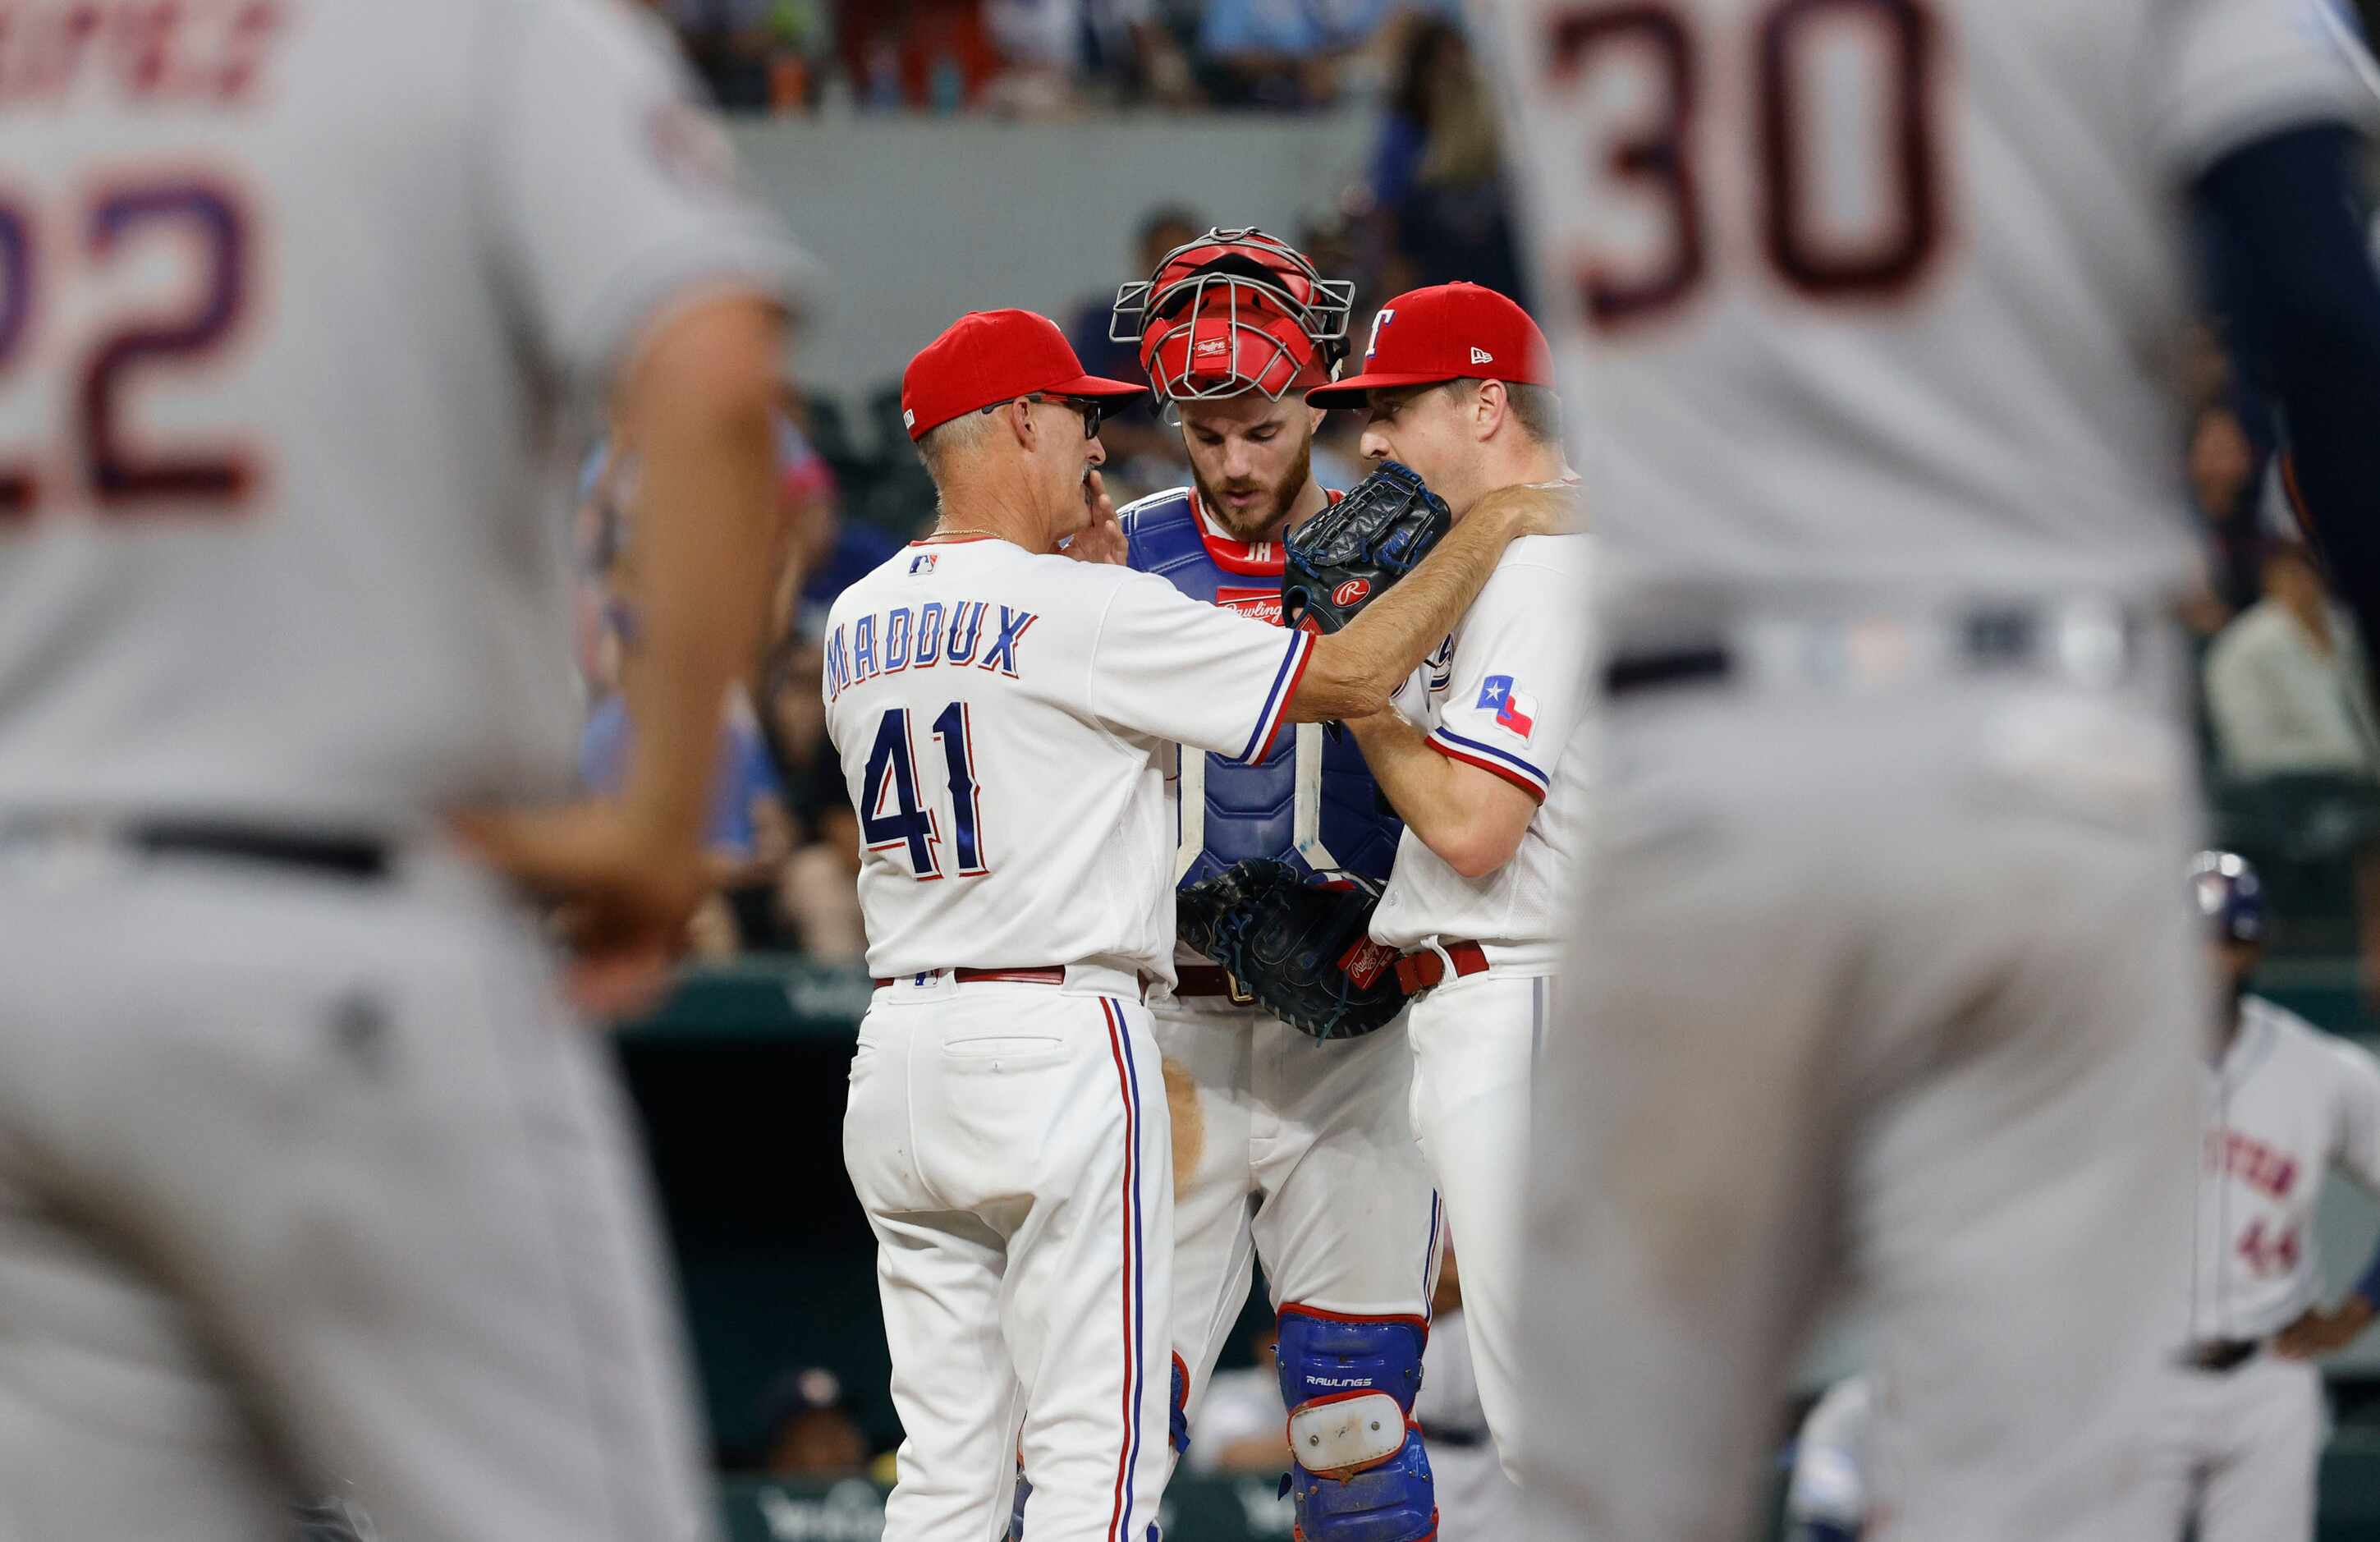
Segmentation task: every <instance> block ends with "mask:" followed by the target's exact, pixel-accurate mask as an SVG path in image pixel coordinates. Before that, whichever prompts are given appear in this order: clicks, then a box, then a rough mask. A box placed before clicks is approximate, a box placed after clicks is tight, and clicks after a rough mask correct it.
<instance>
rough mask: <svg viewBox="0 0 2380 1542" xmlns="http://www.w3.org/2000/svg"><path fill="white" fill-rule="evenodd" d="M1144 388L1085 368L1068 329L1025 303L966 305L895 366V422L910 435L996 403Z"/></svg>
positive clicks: (915, 436) (1142, 392)
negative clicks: (903, 364)
mask: <svg viewBox="0 0 2380 1542" xmlns="http://www.w3.org/2000/svg"><path fill="white" fill-rule="evenodd" d="M1147 391H1148V387H1147V386H1145V385H1133V384H1130V383H1128V382H1124V381H1120V380H1102V379H1100V378H1099V376H1097V375H1087V374H1085V373H1084V372H1083V361H1082V360H1081V359H1079V358H1075V350H1074V347H1073V346H1072V345H1070V344H1069V343H1068V342H1067V341H1066V334H1064V333H1062V332H1060V331H1059V330H1058V323H1057V322H1053V321H1051V320H1050V318H1049V317H1047V316H1036V315H1035V314H1034V313H1033V312H1031V311H1030V310H970V311H968V312H967V313H966V314H965V315H964V316H962V317H960V318H959V319H958V320H957V321H955V322H952V323H951V324H950V327H949V329H948V330H946V331H945V332H944V333H943V334H941V336H940V337H937V338H935V339H934V340H933V341H932V342H930V343H929V344H927V345H926V346H925V347H924V348H922V349H920V350H919V351H918V354H917V358H913V359H911V360H909V367H908V368H907V369H905V370H902V371H901V421H902V423H903V424H904V426H905V427H906V428H907V429H908V431H909V437H910V438H911V439H913V440H916V439H922V438H924V437H925V436H926V434H927V433H928V432H929V431H932V430H934V429H938V428H940V427H941V426H942V425H943V424H944V423H947V422H949V421H950V420H951V419H953V418H964V417H965V416H966V415H967V414H968V413H970V412H973V411H974V410H976V408H977V407H990V405H991V404H992V403H994V402H1006V401H1014V400H1015V399H1016V398H1017V397H1019V396H1030V395H1034V394H1035V393H1037V392H1039V393H1042V394H1045V395H1051V396H1092V397H1099V398H1109V397H1121V396H1139V395H1147Z"/></svg>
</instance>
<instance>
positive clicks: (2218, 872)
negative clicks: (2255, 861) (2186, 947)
mask: <svg viewBox="0 0 2380 1542" xmlns="http://www.w3.org/2000/svg"><path fill="white" fill-rule="evenodd" d="M2190 888H2191V892H2192V895H2193V896H2195V897H2196V899H2197V901H2198V914H2199V916H2200V917H2201V918H2202V919H2204V921H2205V922H2206V927H2207V932H2208V934H2209V935H2210V936H2212V937H2213V938H2214V939H2215V941H2218V942H2262V941H2264V940H2265V885H2264V880H2261V879H2259V878H2257V876H2256V869H2255V868H2252V867H2250V866H2249V865H2248V859H2247V858H2246V857H2244V856H2240V855H2239V854H2238V853H2236V852H2228V851H2202V852H2200V853H2199V854H2198V856H2197V858H2196V859H2195V860H2194V861H2192V863H2191V865H2190Z"/></svg>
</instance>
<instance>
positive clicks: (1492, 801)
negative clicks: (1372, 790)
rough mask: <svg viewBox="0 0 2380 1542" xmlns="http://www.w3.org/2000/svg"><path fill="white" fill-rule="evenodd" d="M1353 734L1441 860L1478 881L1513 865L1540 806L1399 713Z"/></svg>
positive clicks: (1375, 775) (1384, 786)
mask: <svg viewBox="0 0 2380 1542" xmlns="http://www.w3.org/2000/svg"><path fill="white" fill-rule="evenodd" d="M1347 728H1348V731H1349V732H1350V733H1352V734H1354V735H1355V744H1356V747H1358V748H1360V749H1361V750H1362V751H1363V752H1364V765H1365V767H1366V769H1367V770H1369V771H1371V773H1372V780H1373V781H1374V782H1376V783H1378V784H1379V788H1380V791H1381V793H1382V794H1383V795H1386V796H1387V798H1388V800H1389V807H1391V808H1394V809H1395V810H1396V811H1397V818H1399V819H1400V820H1403V821H1404V823H1405V828H1406V829H1408V830H1410V831H1412V832H1414V834H1415V836H1416V837H1417V838H1418V839H1419V840H1420V841H1421V844H1424V845H1426V846H1427V847H1428V848H1429V849H1430V850H1431V851H1433V852H1435V853H1437V854H1438V856H1439V860H1440V861H1442V862H1444V863H1445V864H1446V865H1447V866H1448V867H1450V868H1453V869H1454V870H1455V871H1456V872H1458V873H1460V874H1462V875H1463V877H1464V878H1471V879H1478V878H1486V877H1487V876H1488V874H1490V873H1492V872H1494V871H1495V870H1496V869H1497V868H1501V867H1502V866H1503V865H1504V864H1505V863H1507V862H1510V861H1511V860H1512V854H1513V853H1514V852H1516V851H1518V850H1519V849H1520V846H1521V837H1522V835H1523V834H1524V833H1525V832H1527V830H1528V828H1529V821H1530V820H1533V819H1535V818H1536V812H1537V804H1536V799H1534V798H1532V797H1530V796H1529V795H1528V794H1526V793H1524V792H1522V791H1521V790H1520V789H1519V788H1517V787H1514V786H1512V784H1511V783H1507V782H1505V781H1504V780H1502V779H1501V778H1500V777H1497V776H1493V775H1490V774H1489V773H1488V772H1487V771H1480V770H1479V769H1478V768H1476V767H1475V766H1465V765H1461V764H1458V763H1457V762H1455V761H1453V760H1450V759H1447V758H1446V757H1445V756H1443V755H1440V754H1439V752H1438V751H1436V750H1434V749H1432V748H1430V747H1429V736H1428V735H1426V734H1424V733H1423V732H1422V731H1421V730H1420V729H1419V728H1418V727H1416V726H1415V724H1414V723H1413V722H1412V720H1410V719H1408V718H1407V717H1406V716H1405V715H1404V714H1403V712H1400V711H1398V710H1396V709H1395V708H1393V707H1391V708H1390V709H1389V710H1386V711H1383V712H1375V713H1373V714H1372V715H1371V716H1369V717H1365V718H1351V719H1349V720H1348V722H1347Z"/></svg>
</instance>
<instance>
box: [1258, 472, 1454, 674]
mask: <svg viewBox="0 0 2380 1542" xmlns="http://www.w3.org/2000/svg"><path fill="white" fill-rule="evenodd" d="M1453 522H1454V516H1453V515H1452V514H1451V513H1450V512H1449V511H1448V509H1447V506H1446V500H1445V499H1443V498H1440V497H1439V495H1438V494H1437V493H1435V492H1431V491H1430V490H1429V489H1428V488H1427V486H1425V485H1423V482H1422V480H1421V479H1420V478H1419V477H1417V476H1415V475H1414V472H1413V468H1412V467H1408V466H1403V465H1400V464H1398V463H1397V462H1395V461H1393V460H1386V461H1382V462H1381V463H1380V468H1379V469H1378V470H1377V471H1375V472H1373V473H1372V474H1371V475H1370V476H1368V477H1366V478H1365V479H1364V480H1362V481H1360V482H1357V483H1356V484H1355V485H1354V487H1351V488H1349V489H1348V490H1347V495H1346V496H1345V497H1344V498H1342V499H1340V500H1339V501H1338V502H1337V503H1335V504H1331V505H1330V507H1329V508H1327V509H1324V510H1323V511H1322V512H1321V513H1320V514H1318V515H1316V516H1314V517H1313V518H1311V519H1309V520H1307V521H1306V522H1305V524H1303V525H1300V526H1299V527H1298V528H1296V529H1294V530H1292V531H1291V532H1290V535H1289V540H1288V542H1287V551H1286V555H1285V558H1284V560H1283V562H1282V565H1281V625H1285V626H1303V627H1305V629H1306V630H1307V631H1309V632H1335V631H1337V630H1339V628H1341V627H1342V626H1344V625H1347V623H1348V622H1349V621H1350V620H1352V619H1354V614H1355V613H1356V612H1357V611H1360V610H1362V609H1363V608H1364V607H1365V606H1366V605H1367V604H1369V603H1371V602H1372V601H1374V600H1376V599H1378V597H1379V596H1380V594H1381V592H1382V591H1383V590H1385V589H1387V588H1388V587H1389V586H1390V584H1393V583H1395V582H1396V581H1397V580H1398V579H1400V578H1402V577H1404V576H1405V575H1406V574H1408V573H1411V572H1412V571H1413V570H1414V569H1415V567H1417V566H1419V565H1420V564H1421V560H1422V558H1424V557H1426V556H1427V555H1429V549H1430V548H1431V547H1433V546H1435V545H1437V544H1438V539H1439V537H1440V536H1442V535H1444V534H1446V530H1447V527H1448V526H1450V525H1451V524H1452V523H1453Z"/></svg>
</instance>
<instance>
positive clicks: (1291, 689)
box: [1247, 635, 1319, 766]
mask: <svg viewBox="0 0 2380 1542" xmlns="http://www.w3.org/2000/svg"><path fill="white" fill-rule="evenodd" d="M1318 641H1319V639H1318V638H1316V637H1312V636H1310V635H1309V636H1307V637H1306V641H1305V651H1304V652H1303V653H1300V654H1299V655H1298V656H1297V667H1296V668H1295V669H1293V670H1292V671H1291V672H1290V675H1289V684H1287V685H1285V686H1281V699H1280V700H1279V701H1278V702H1276V703H1274V705H1273V710H1272V726H1271V727H1270V728H1269V729H1267V730H1265V739H1264V745H1263V747H1261V748H1259V749H1258V750H1257V753H1256V758H1255V759H1252V760H1250V761H1248V762H1247V763H1248V764H1249V765H1251V766H1254V765H1261V764H1262V763H1263V762H1264V760H1265V759H1266V758H1267V757H1268V756H1269V755H1271V754H1272V745H1273V741H1274V740H1275V739H1278V738H1280V737H1281V724H1282V723H1284V722H1288V721H1289V701H1290V698H1292V697H1293V696H1295V695H1296V694H1297V683H1298V682H1299V681H1300V680H1303V679H1305V666H1306V665H1308V664H1310V663H1312V662H1314V650H1315V648H1316V647H1317V646H1318Z"/></svg>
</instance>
